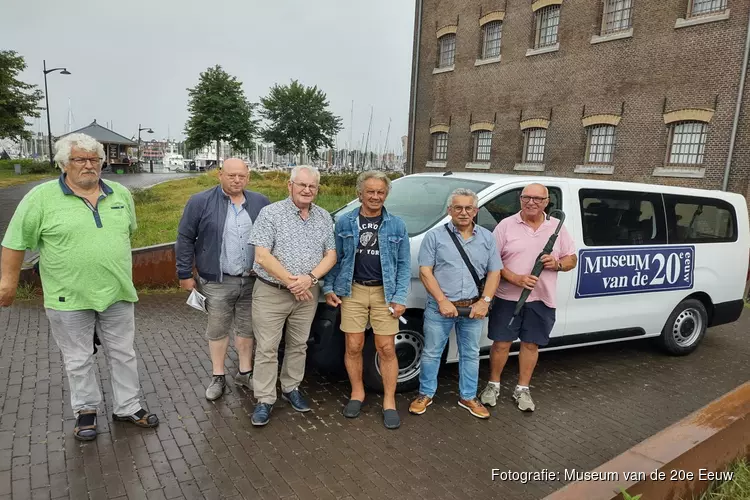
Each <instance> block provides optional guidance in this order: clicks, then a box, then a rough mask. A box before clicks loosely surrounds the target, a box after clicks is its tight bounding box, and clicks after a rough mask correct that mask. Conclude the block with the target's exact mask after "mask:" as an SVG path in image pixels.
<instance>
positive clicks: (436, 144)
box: [432, 132, 448, 161]
mask: <svg viewBox="0 0 750 500" xmlns="http://www.w3.org/2000/svg"><path fill="white" fill-rule="evenodd" d="M447 159H448V134H446V133H445V132H436V133H434V134H432V160H433V161H446V160H447Z"/></svg>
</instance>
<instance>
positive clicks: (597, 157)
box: [586, 125, 615, 164]
mask: <svg viewBox="0 0 750 500" xmlns="http://www.w3.org/2000/svg"><path fill="white" fill-rule="evenodd" d="M614 151H615V127H614V125H592V126H591V127H589V128H588V140H587V144H586V163H596V164H603V163H612V156H613V155H614Z"/></svg>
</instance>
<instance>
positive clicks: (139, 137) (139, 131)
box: [138, 123, 154, 173]
mask: <svg viewBox="0 0 750 500" xmlns="http://www.w3.org/2000/svg"><path fill="white" fill-rule="evenodd" d="M142 130H145V131H146V133H147V134H153V133H154V131H153V130H151V129H150V128H149V127H141V124H140V123H139V124H138V166H139V167H140V166H141V131H142ZM151 173H154V168H153V166H152V167H151Z"/></svg>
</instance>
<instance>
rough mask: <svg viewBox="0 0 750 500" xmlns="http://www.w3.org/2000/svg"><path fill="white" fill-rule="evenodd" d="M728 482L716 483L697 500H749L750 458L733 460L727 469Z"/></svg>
mask: <svg viewBox="0 0 750 500" xmlns="http://www.w3.org/2000/svg"><path fill="white" fill-rule="evenodd" d="M728 470H729V471H730V472H732V473H733V476H732V479H731V480H730V481H724V482H720V481H717V482H715V483H713V484H712V485H711V487H709V488H708V490H706V491H705V492H704V493H703V494H702V495H701V496H700V497H699V499H698V500H747V499H748V498H750V457H749V458H746V459H738V460H735V461H734V462H733V463H732V464H731V465H730V467H729V468H728Z"/></svg>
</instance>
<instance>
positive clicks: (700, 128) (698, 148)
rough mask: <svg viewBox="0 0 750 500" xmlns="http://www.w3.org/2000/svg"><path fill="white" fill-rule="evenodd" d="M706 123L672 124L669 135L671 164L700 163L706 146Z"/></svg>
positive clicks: (669, 161) (669, 159)
mask: <svg viewBox="0 0 750 500" xmlns="http://www.w3.org/2000/svg"><path fill="white" fill-rule="evenodd" d="M707 131H708V124H707V123H704V122H678V123H675V124H673V125H672V127H671V130H670V134H669V135H670V137H669V158H668V160H667V163H669V164H671V165H701V164H702V163H703V153H704V150H705V148H706V135H707Z"/></svg>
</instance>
